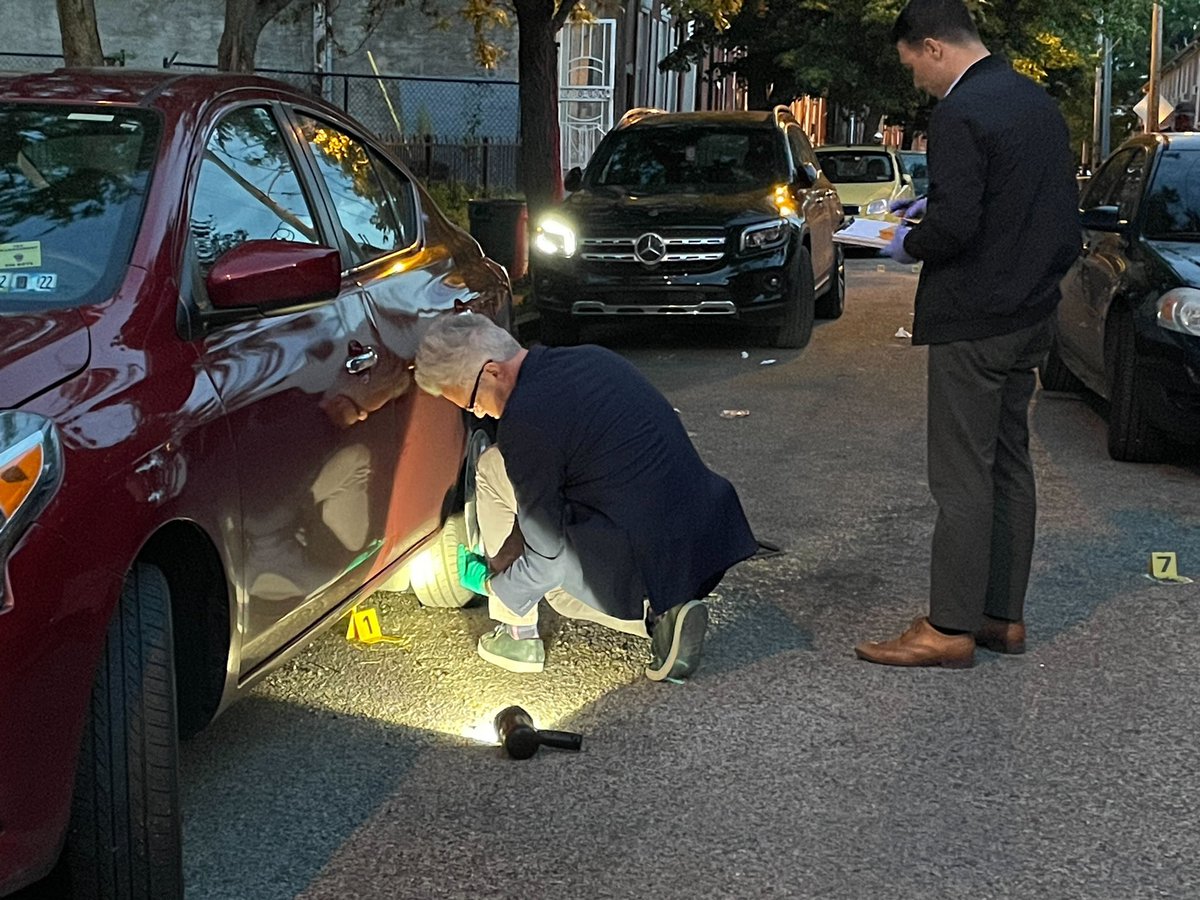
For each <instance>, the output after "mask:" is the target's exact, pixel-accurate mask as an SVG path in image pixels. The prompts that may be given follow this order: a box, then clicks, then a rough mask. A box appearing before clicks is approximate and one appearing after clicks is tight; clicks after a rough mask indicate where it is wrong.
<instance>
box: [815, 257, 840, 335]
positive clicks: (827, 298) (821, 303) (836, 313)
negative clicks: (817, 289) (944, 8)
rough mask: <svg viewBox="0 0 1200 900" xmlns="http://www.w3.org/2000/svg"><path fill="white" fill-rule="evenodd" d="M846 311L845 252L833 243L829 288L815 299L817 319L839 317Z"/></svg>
mask: <svg viewBox="0 0 1200 900" xmlns="http://www.w3.org/2000/svg"><path fill="white" fill-rule="evenodd" d="M845 311H846V253H845V251H844V250H842V245H841V244H834V245H833V274H832V275H831V276H830V278H829V289H828V290H827V291H825V294H824V296H823V297H821V298H820V299H819V300H818V301H817V318H818V319H840V318H841V317H842V313H844V312H845Z"/></svg>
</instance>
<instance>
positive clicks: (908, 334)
mask: <svg viewBox="0 0 1200 900" xmlns="http://www.w3.org/2000/svg"><path fill="white" fill-rule="evenodd" d="M896 337H898V338H906V337H912V332H910V331H909V330H908V329H907V328H905V327H904V326H903V325H901V326H900V329H899V330H898V331H897V332H896Z"/></svg>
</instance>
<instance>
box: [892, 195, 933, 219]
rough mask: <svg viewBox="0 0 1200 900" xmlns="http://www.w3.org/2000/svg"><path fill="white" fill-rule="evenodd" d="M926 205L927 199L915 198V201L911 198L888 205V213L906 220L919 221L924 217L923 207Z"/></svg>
mask: <svg viewBox="0 0 1200 900" xmlns="http://www.w3.org/2000/svg"><path fill="white" fill-rule="evenodd" d="M928 204H929V198H928V197H917V198H916V199H915V200H914V199H911V198H905V199H903V200H893V201H892V202H891V203H889V204H888V212H893V213H896V214H897V215H902V216H903V217H904V218H906V219H919V218H921V216H923V215H925V207H926V206H927V205H928Z"/></svg>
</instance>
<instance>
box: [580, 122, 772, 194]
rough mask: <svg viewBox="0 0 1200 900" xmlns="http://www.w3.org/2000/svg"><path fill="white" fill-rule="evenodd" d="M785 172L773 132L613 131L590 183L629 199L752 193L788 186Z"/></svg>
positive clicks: (695, 128)
mask: <svg viewBox="0 0 1200 900" xmlns="http://www.w3.org/2000/svg"><path fill="white" fill-rule="evenodd" d="M783 170H784V159H783V154H782V150H781V145H780V141H779V138H778V133H777V132H776V131H775V130H774V129H773V128H730V127H729V126H716V125H696V126H688V127H682V126H671V127H661V126H654V127H646V128H630V129H627V130H625V131H618V132H615V133H614V134H613V135H612V136H611V139H610V140H609V141H608V142H607V144H606V146H605V147H604V148H603V149H602V150H601V153H600V156H599V158H598V159H596V160H594V161H593V163H592V164H591V165H589V166H588V173H587V178H586V181H587V184H588V186H589V187H593V188H620V189H621V190H623V191H625V192H626V193H630V194H666V193H682V192H689V191H697V190H701V191H704V192H711V191H713V190H714V189H719V188H726V189H733V190H753V189H755V188H762V187H768V186H770V185H772V184H776V183H779V182H781V181H786V180H787V178H786V176H785V175H784V171H783Z"/></svg>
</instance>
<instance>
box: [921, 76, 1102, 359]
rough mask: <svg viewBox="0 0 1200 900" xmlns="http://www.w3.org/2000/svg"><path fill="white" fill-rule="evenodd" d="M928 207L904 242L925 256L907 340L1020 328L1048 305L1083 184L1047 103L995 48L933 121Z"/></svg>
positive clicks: (1071, 237)
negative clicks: (1077, 179)
mask: <svg viewBox="0 0 1200 900" xmlns="http://www.w3.org/2000/svg"><path fill="white" fill-rule="evenodd" d="M928 154H929V175H930V187H929V206H928V208H927V210H926V212H925V216H924V219H923V221H922V222H921V223H920V224H919V225H916V226H914V227H913V229H912V231H911V232H909V234H908V237H907V238H906V239H905V241H904V249H905V250H907V251H908V253H909V254H910V255H911V256H914V257H916V258H917V259H920V260H923V261H924V263H925V265H924V266H923V267H922V271H921V279H920V282H919V283H918V286H917V299H916V314H915V318H914V322H913V343H915V344H939V343H946V342H949V341H960V340H975V339H978V338H985V337H992V336H995V335H1001V334H1009V333H1011V332H1014V331H1019V330H1021V329H1022V328H1026V327H1028V326H1030V325H1034V324H1036V323H1037V322H1039V321H1041V320H1042V319H1044V318H1045V317H1046V316H1048V315H1050V314H1051V313H1052V312H1054V308H1055V306H1056V305H1057V304H1058V300H1059V290H1058V283H1059V281H1060V280H1061V279H1062V277H1063V276H1064V275H1065V274H1066V272H1067V269H1069V268H1070V266H1071V263H1072V261H1073V260H1074V259H1075V257H1076V256H1077V255H1078V253H1079V246H1080V240H1081V237H1080V226H1079V209H1078V207H1079V192H1078V189H1077V187H1076V185H1075V177H1074V158H1073V155H1072V152H1071V147H1070V137H1069V135H1068V132H1067V126H1066V123H1065V122H1064V121H1063V117H1062V114H1061V113H1060V112H1059V110H1058V106H1057V105H1056V104H1055V102H1054V101H1053V100H1052V99H1051V98H1050V97H1049V96H1048V95H1047V94H1046V92H1045V91H1044V90H1043V89H1042V88H1040V87H1038V86H1037V85H1036V84H1035V83H1034V82H1033V81H1031V80H1030V79H1028V78H1026V77H1025V76H1024V75H1019V74H1018V73H1016V72H1014V71H1013V70H1012V68H1011V67H1010V66H1009V64H1008V62H1007V61H1006V60H1004V59H1003V58H1001V57H998V56H987V57H984V58H983V59H981V60H980V61H979V62H977V63H975V64H974V65H973V66H971V68H969V69H968V70H967V71H966V72H965V73H963V76H962V78H961V80H960V81H959V82H958V84H957V85H955V87H954V89H953V90H951V91H950V93H949V94H948V95H946V97H944V98H943V99H942V100H941V101H939V103H938V104H937V106H936V107H935V108H934V111H933V116H932V118H931V119H930V123H929V146H928Z"/></svg>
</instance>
